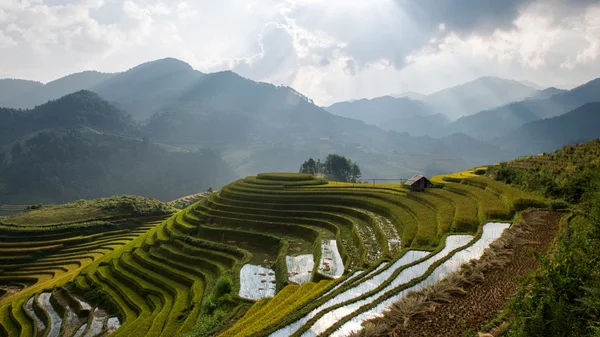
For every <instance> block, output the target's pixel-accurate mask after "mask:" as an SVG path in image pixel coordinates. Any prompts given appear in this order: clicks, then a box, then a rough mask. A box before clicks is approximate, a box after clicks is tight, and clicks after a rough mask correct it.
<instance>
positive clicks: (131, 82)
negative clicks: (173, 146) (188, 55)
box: [90, 58, 204, 119]
mask: <svg viewBox="0 0 600 337" xmlns="http://www.w3.org/2000/svg"><path fill="white" fill-rule="evenodd" d="M203 76H204V74H202V73H201V72H199V71H197V70H194V69H193V68H192V67H191V66H190V65H189V64H187V63H185V62H183V61H180V60H177V59H173V58H166V59H161V60H156V61H151V62H146V63H143V64H141V65H139V66H136V67H134V68H131V69H129V70H127V71H125V72H122V73H118V74H116V75H115V76H112V77H111V78H109V79H107V80H105V81H103V82H101V83H98V84H97V85H95V86H93V87H91V88H90V90H92V91H94V92H97V93H98V94H99V95H100V96H102V97H103V98H105V99H107V100H109V101H111V102H114V103H115V104H116V105H117V106H119V107H120V108H122V109H124V110H126V111H127V112H129V113H131V114H132V116H134V118H137V119H143V118H147V117H149V116H152V114H154V113H155V112H157V111H159V110H160V109H161V108H163V107H165V106H169V105H172V104H175V103H176V102H177V101H178V99H179V98H180V96H182V95H184V94H185V93H186V92H188V91H189V90H191V89H192V88H193V87H194V86H195V85H196V84H197V82H198V81H199V80H200V79H202V77H203Z"/></svg>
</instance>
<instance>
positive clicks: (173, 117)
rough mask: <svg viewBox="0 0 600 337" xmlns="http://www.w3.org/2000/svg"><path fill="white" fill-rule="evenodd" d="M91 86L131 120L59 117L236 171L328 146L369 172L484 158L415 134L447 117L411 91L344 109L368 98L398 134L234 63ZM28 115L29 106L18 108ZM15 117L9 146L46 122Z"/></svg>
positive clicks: (154, 71)
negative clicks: (114, 123)
mask: <svg viewBox="0 0 600 337" xmlns="http://www.w3.org/2000/svg"><path fill="white" fill-rule="evenodd" d="M89 90H90V91H93V92H96V93H97V94H98V95H99V97H102V99H104V100H106V101H108V102H110V103H106V104H110V106H112V108H114V109H116V110H119V111H121V112H127V113H129V114H131V115H132V117H133V120H134V121H133V123H132V124H133V126H134V128H133V129H134V130H133V131H119V130H110V131H103V130H98V129H97V128H98V125H91V126H87V125H86V124H88V123H87V122H86V123H77V121H79V120H80V119H82V120H86V118H88V117H89V116H86V115H83V116H80V117H77V118H76V119H75V120H70V119H68V118H69V117H68V116H70V115H69V114H68V113H66V116H67V117H65V118H67V120H66V121H63V120H62V119H60V118H62V116H61V117H60V118H57V121H58V120H61V121H62V122H64V123H66V125H70V127H73V128H78V130H80V131H81V130H83V129H84V128H90V129H91V130H94V131H95V132H99V133H101V134H102V133H110V134H119V135H121V136H122V137H131V138H136V139H138V140H139V138H140V137H142V136H145V137H146V138H147V139H148V140H149V141H150V142H158V143H160V144H165V145H168V146H171V147H174V148H176V149H177V150H178V151H180V150H181V151H192V152H193V151H196V149H198V148H203V149H206V148H209V149H211V150H212V151H214V152H215V153H216V154H217V156H220V157H221V158H222V159H223V161H224V162H226V163H227V165H228V166H230V167H232V168H234V170H235V174H236V175H238V176H246V175H252V174H256V173H257V172H261V171H296V170H297V169H298V167H299V165H300V164H301V163H302V162H303V161H304V160H306V158H307V157H311V156H312V157H315V158H317V157H324V156H325V155H327V154H328V153H338V154H340V155H345V156H347V157H349V158H352V159H353V160H354V161H356V162H358V163H359V164H360V166H361V168H363V174H364V176H365V177H366V176H370V177H379V178H380V177H392V178H406V177H408V176H412V175H413V174H415V173H425V174H439V173H444V172H449V171H458V170H461V169H465V168H466V167H467V166H469V165H471V163H484V162H485V161H481V160H477V158H474V157H473V156H472V155H469V159H468V160H465V158H463V157H461V156H458V155H456V153H458V152H460V151H457V149H454V148H451V147H448V146H443V144H442V143H441V142H440V141H438V140H436V139H433V138H431V137H420V136H418V135H425V134H430V135H432V134H435V133H437V132H438V131H439V130H440V129H441V128H442V127H443V126H444V125H445V124H446V123H448V121H447V119H446V118H445V117H444V116H443V115H441V114H439V113H438V112H437V111H434V110H432V109H431V108H430V107H428V106H427V105H425V104H423V103H421V102H419V101H414V100H411V99H409V98H393V97H382V98H377V99H373V100H365V101H363V100H361V101H357V102H354V103H352V104H351V105H350V107H351V109H350V110H352V109H353V106H354V105H357V106H359V109H356V111H357V112H360V111H362V110H363V108H362V107H360V105H361V104H366V106H367V109H368V110H369V112H370V113H369V114H368V115H371V114H372V115H373V117H371V118H374V119H373V120H372V122H373V124H375V123H376V124H377V125H379V126H381V127H383V128H385V129H386V130H400V131H401V132H400V133H399V136H398V135H395V136H394V134H393V133H391V132H386V130H382V128H380V127H377V126H375V125H368V124H366V123H364V122H363V121H360V120H356V119H352V118H346V117H343V116H337V115H335V114H332V113H330V112H328V111H326V110H324V109H323V108H321V107H318V106H316V105H315V104H314V103H313V102H312V100H310V99H309V98H307V97H306V96H304V95H302V94H301V93H299V92H297V91H296V90H294V89H292V88H290V87H285V86H275V85H272V84H268V83H260V82H255V81H252V80H249V79H247V78H244V77H241V76H239V75H237V74H235V73H233V72H231V71H223V72H217V73H211V74H203V73H201V72H199V71H196V70H194V69H193V68H192V67H191V66H190V65H188V64H187V63H185V62H182V61H179V60H176V59H172V58H167V59H162V60H156V61H152V62H147V63H144V64H141V65H139V66H136V67H133V68H131V69H129V70H127V71H124V72H121V73H117V74H112V75H110V76H107V78H105V79H104V80H102V81H100V82H99V83H97V84H95V85H93V86H91V87H90V88H89ZM370 106H374V108H369V107H370ZM62 111H65V112H66V111H67V110H66V109H62ZM82 111H83V110H82ZM375 111H377V113H375ZM398 112H400V113H398ZM351 113H352V111H351ZM7 115H10V117H6V118H7V120H14V122H15V123H17V122H22V120H21V119H22V118H24V117H22V116H21V115H19V114H18V113H17V111H12V112H10V113H7ZM28 115H29V112H26V113H25V114H23V116H28ZM75 116H79V114H75ZM20 118H21V119H20ZM47 123H48V126H49V128H50V130H52V131H54V130H55V129H58V128H57V127H56V125H55V124H52V122H47ZM35 124H36V123H34V125H35ZM37 124H42V125H43V123H37ZM15 125H21V126H19V127H18V128H16V130H20V129H21V128H22V130H20V131H19V132H16V133H15V132H13V131H10V130H9V129H8V127H6V130H8V132H7V133H6V136H5V138H4V140H2V142H4V143H5V144H7V145H6V146H7V147H10V142H11V141H14V139H16V138H19V139H26V138H27V137H31V135H32V134H33V133H34V132H40V131H42V130H44V129H39V127H38V126H35V128H33V127H28V126H26V125H27V124H26V123H21V124H18V123H17V124H15ZM23 125H25V126H23ZM63 129H64V128H63ZM405 132H409V133H410V134H408V133H407V134H403V133H405ZM391 135H392V136H391ZM452 146H455V145H452ZM7 147H5V148H7ZM485 158H489V157H485Z"/></svg>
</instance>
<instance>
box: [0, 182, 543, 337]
mask: <svg viewBox="0 0 600 337" xmlns="http://www.w3.org/2000/svg"><path fill="white" fill-rule="evenodd" d="M457 177H459V178H457ZM474 177H477V178H480V179H483V180H481V181H478V180H471V178H474ZM434 180H436V181H438V180H439V181H440V182H441V184H440V188H433V189H428V190H426V191H425V192H410V191H408V190H406V189H404V188H403V187H402V186H400V185H392V184H385V185H367V184H359V185H358V186H357V185H355V184H350V183H336V182H332V183H329V182H327V181H325V180H324V179H321V178H316V177H315V176H314V175H312V174H304V173H264V174H259V175H258V176H256V177H246V178H244V179H240V180H237V181H235V182H233V183H231V184H229V185H227V186H225V187H223V188H222V189H221V190H220V191H218V192H213V193H210V194H207V195H206V196H205V197H203V198H199V199H197V201H195V202H194V203H193V204H192V205H190V206H188V207H187V208H185V209H184V210H181V211H179V212H177V213H175V214H173V215H172V216H171V217H169V218H168V219H167V220H165V221H162V222H161V223H160V224H157V225H154V226H149V225H142V224H137V225H136V224H127V223H126V222H118V221H116V220H111V219H112V218H123V217H124V216H125V215H129V216H134V217H136V218H138V217H143V216H146V215H156V214H167V213H170V212H171V211H172V209H171V208H170V207H169V206H167V205H166V204H163V203H161V202H158V201H155V200H150V199H142V198H135V197H113V198H107V199H98V200H93V201H78V202H74V203H71V204H67V205H63V206H60V207H59V206H42V207H41V208H39V207H35V208H37V209H31V210H29V211H27V212H25V213H23V214H21V215H19V216H20V217H21V218H19V217H18V216H16V217H11V218H7V219H9V220H15V219H16V220H18V222H17V221H16V220H15V223H19V224H22V225H29V227H23V226H21V227H18V228H23V229H22V230H20V232H19V231H17V232H14V233H13V232H11V231H10V230H8V228H9V227H10V226H5V227H6V228H5V230H4V232H3V233H4V234H2V235H5V236H11V237H12V238H13V239H14V243H2V244H0V252H1V253H2V256H3V258H2V259H0V260H1V262H2V264H3V265H2V266H0V268H2V269H4V272H3V273H2V275H0V280H5V281H9V280H10V282H13V283H20V284H22V287H23V288H24V290H23V291H22V292H20V293H19V294H17V295H13V296H15V297H14V298H15V302H14V303H15V305H18V307H15V306H2V305H1V304H0V323H2V326H3V327H4V329H6V330H7V331H8V330H10V331H13V332H14V331H20V332H22V333H24V331H32V329H33V325H32V323H31V322H30V321H29V320H28V319H27V318H25V316H26V315H25V313H24V312H22V310H21V309H18V308H20V307H22V305H23V303H25V302H26V301H27V300H28V299H30V298H31V296H33V295H35V294H37V293H39V292H40V291H43V290H51V289H52V288H53V287H55V286H66V285H69V284H70V286H69V287H65V288H67V289H70V292H72V293H74V294H77V296H81V297H83V298H86V299H87V300H88V301H89V302H90V303H91V304H93V305H95V306H101V307H103V308H105V309H106V310H108V311H109V312H110V313H112V314H115V315H117V316H118V317H119V318H120V319H121V323H122V327H121V328H119V330H117V332H115V336H145V335H153V336H173V335H188V336H192V337H201V336H210V335H215V334H222V335H223V336H240V337H241V336H250V335H253V336H258V335H263V334H266V333H269V332H272V331H274V330H275V329H277V328H278V327H281V326H282V325H285V324H287V323H290V322H291V321H292V320H294V319H298V318H299V317H301V315H305V314H306V313H307V312H309V311H310V310H312V309H314V308H315V307H316V306H318V305H320V304H323V303H324V302H325V301H327V300H328V299H331V298H332V297H333V296H337V295H338V294H340V293H342V292H343V291H345V289H348V287H350V286H352V284H355V282H359V280H360V279H361V278H357V279H356V280H354V281H352V282H348V283H345V284H341V283H340V281H339V280H340V279H335V280H334V279H332V278H333V277H334V274H328V273H327V272H326V270H331V268H334V270H344V271H345V273H344V275H342V277H341V279H342V280H343V279H344V277H345V275H347V274H349V273H350V272H354V271H357V270H360V269H365V270H367V271H373V270H374V269H375V268H377V267H378V266H380V264H381V263H382V262H383V261H390V262H391V261H397V260H398V259H399V258H401V257H402V256H403V255H404V254H405V253H406V251H407V250H409V249H420V250H427V251H433V252H438V251H440V250H441V249H442V248H443V247H441V246H440V244H441V243H443V242H444V241H443V240H444V239H445V237H446V236H447V235H448V234H450V233H452V232H456V233H470V234H474V235H476V236H478V235H480V233H481V226H480V225H481V224H483V223H484V222H485V221H487V220H489V219H506V220H509V219H510V218H511V217H512V216H513V215H514V214H515V213H516V205H514V204H511V203H510V201H511V200H516V199H515V195H520V196H522V197H526V196H528V194H527V193H525V192H521V191H519V190H518V189H515V188H511V187H507V188H503V187H502V186H504V185H502V186H495V185H493V183H495V182H494V181H492V180H490V179H487V178H485V177H481V176H475V175H473V174H471V173H469V172H463V173H459V174H456V175H453V176H447V177H437V178H435V179H434ZM447 180H452V181H451V182H449V181H447ZM488 181H489V182H490V183H489V186H488V185H485V184H484V183H486V182H488ZM515 191H517V192H515ZM532 198H533V197H532ZM84 210H87V211H84ZM44 212H45V213H44ZM44 214H45V216H44ZM84 215H85V216H87V218H86V217H84ZM92 217H94V218H93V219H92ZM41 218H45V219H46V222H45V223H44V222H39V221H40V220H38V219H41ZM101 218H104V219H105V220H104V221H105V223H102V222H101V221H98V219H101ZM109 218H110V219H109ZM50 219H52V220H50ZM68 219H76V220H78V221H84V222H75V223H73V224H70V223H69V221H68ZM111 221H113V222H114V223H113V222H111ZM36 222H39V224H40V226H38V227H32V225H34V224H35V223H36ZM59 222H60V223H59ZM12 227H15V226H12ZM28 228H29V229H28ZM34 229H35V230H34ZM107 229H110V230H109V231H106V230H107ZM26 230H28V231H33V232H34V233H36V235H39V238H38V239H35V240H33V239H30V238H28V237H27V235H26V234H25V232H24V231H26ZM105 231H106V232H105ZM330 241H334V242H335V243H336V246H337V250H338V252H336V254H337V253H339V256H340V257H341V262H339V264H338V262H337V260H336V259H338V258H337V257H336V256H337V255H336V254H333V253H332V252H330V251H329V250H330V249H332V248H327V247H330V246H328V245H325V246H323V242H330ZM323 247H325V248H323ZM308 254H310V255H309V256H311V257H312V259H313V261H314V268H313V270H309V271H307V272H308V273H310V277H309V279H310V280H311V281H313V282H308V283H305V284H303V285H290V280H289V278H290V277H291V275H290V274H289V271H288V270H287V262H286V260H287V257H288V256H297V255H308ZM441 261H442V260H440V261H439V263H441ZM333 263H335V265H332V264H333ZM439 263H438V264H439ZM22 264H24V266H23V267H20V266H21V265H22ZM246 264H252V265H255V266H260V267H262V268H265V269H264V270H271V272H269V273H270V274H269V277H271V276H272V277H274V281H273V282H272V283H271V282H270V281H269V282H267V280H266V276H267V275H266V273H265V274H263V275H264V276H261V275H258V274H255V275H254V276H253V275H245V276H242V275H241V273H240V271H241V270H242V267H244V266H245V265H246ZM436 265H437V264H436ZM17 266H19V267H17ZM432 268H433V267H432ZM305 272H306V271H305ZM379 272H381V271H379ZM400 272H401V269H399V270H397V271H394V272H393V274H392V277H390V278H389V279H387V280H385V281H384V282H382V283H381V284H380V285H379V286H378V287H377V289H373V290H372V291H370V292H368V293H366V294H363V295H361V297H359V298H356V299H354V300H356V301H358V300H360V299H362V298H366V296H369V295H370V294H373V293H374V292H376V291H379V290H381V289H383V288H384V287H386V286H387V285H388V284H390V282H392V280H393V279H394V275H398V273H400ZM377 273H378V272H375V273H370V274H368V276H367V277H369V278H371V277H374V275H376V274H377ZM335 276H336V277H337V276H339V275H335ZM252 277H255V278H257V279H255V280H251V279H250V278H252ZM423 277H425V276H423ZM318 281H320V282H318ZM417 281H418V280H413V281H411V282H412V283H411V284H413V283H414V282H417ZM242 282H256V284H258V285H257V286H256V287H257V288H256V291H264V290H265V289H266V288H267V287H270V288H272V289H273V290H276V291H277V294H276V295H275V297H274V298H273V299H271V300H260V301H258V304H256V307H254V308H253V309H251V310H250V311H248V312H247V313H246V315H245V316H244V317H243V318H240V316H241V314H238V311H239V312H240V313H243V312H244V310H245V309H246V308H248V307H249V304H250V303H251V301H250V300H248V299H244V298H241V297H240V295H239V294H240V289H242V286H241V285H242ZM314 282H318V283H314ZM340 284H341V287H338V288H336V289H334V288H333V287H334V286H336V285H340ZM407 286H409V285H404V286H403V287H407ZM261 289H262V290H261ZM402 289H404V288H402ZM396 290H398V291H399V290H401V288H398V289H396ZM325 293H328V294H327V295H326V296H324V294H325ZM392 294H393V292H390V293H389V294H386V298H387V297H389V296H391V295H392ZM354 300H353V301H354ZM65 310H66V309H65ZM11 315H12V317H14V319H11V318H10V317H11ZM19 317H21V318H19ZM315 319H316V318H315Z"/></svg>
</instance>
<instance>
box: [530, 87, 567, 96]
mask: <svg viewBox="0 0 600 337" xmlns="http://www.w3.org/2000/svg"><path fill="white" fill-rule="evenodd" d="M567 91H569V90H565V89H558V88H555V87H550V88H546V89H544V90H539V91H537V92H536V93H535V94H533V96H531V97H528V99H545V98H549V97H552V96H554V95H558V94H563V93H565V92H567Z"/></svg>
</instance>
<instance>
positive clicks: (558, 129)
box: [494, 97, 600, 155]
mask: <svg viewBox="0 0 600 337" xmlns="http://www.w3.org/2000/svg"><path fill="white" fill-rule="evenodd" d="M598 99H599V100H600V97H599V98H598ZM599 125H600V102H595V103H588V104H585V105H583V106H581V107H579V108H577V109H575V110H573V111H571V112H568V113H566V114H564V115H561V116H558V117H553V118H548V119H543V120H538V121H534V122H530V123H527V124H525V125H523V126H521V127H520V128H518V129H516V130H514V131H512V132H510V133H509V134H507V135H505V136H503V137H500V138H498V139H496V140H495V141H494V143H495V144H498V145H499V146H500V147H502V148H503V149H505V150H506V151H510V152H511V153H514V154H516V155H525V154H530V155H533V154H538V153H542V152H552V151H554V150H556V149H558V148H560V147H562V146H564V145H566V144H574V143H581V142H585V141H588V140H592V139H596V138H600V128H598V126H599Z"/></svg>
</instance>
